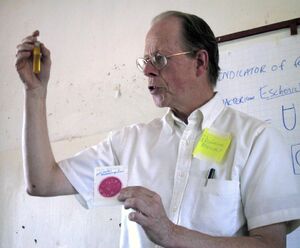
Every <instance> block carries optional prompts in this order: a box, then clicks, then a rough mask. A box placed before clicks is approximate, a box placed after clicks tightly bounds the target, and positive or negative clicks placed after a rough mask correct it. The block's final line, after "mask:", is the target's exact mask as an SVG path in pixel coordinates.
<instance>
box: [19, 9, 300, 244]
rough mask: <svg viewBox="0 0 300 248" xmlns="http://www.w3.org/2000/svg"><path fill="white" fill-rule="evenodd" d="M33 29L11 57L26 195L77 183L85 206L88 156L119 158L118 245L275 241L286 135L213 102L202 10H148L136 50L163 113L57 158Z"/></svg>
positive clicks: (294, 213)
mask: <svg viewBox="0 0 300 248" xmlns="http://www.w3.org/2000/svg"><path fill="white" fill-rule="evenodd" d="M37 36H38V32H34V33H33V35H31V36H29V37H27V38H25V39H24V41H23V42H22V43H21V44H20V45H19V46H18V53H17V61H16V68H17V71H18V73H19V75H20V78H21V80H22V81H23V83H24V85H25V122H24V133H23V140H24V168H25V175H26V182H27V191H28V193H29V194H30V195H38V196H56V195H66V194H77V193H78V194H79V195H80V197H81V200H82V201H83V202H84V204H85V205H86V206H87V207H92V206H93V187H94V186H93V182H94V181H93V180H94V170H95V167H96V166H108V165H116V166H117V165H120V164H122V165H126V166H127V168H128V187H125V188H123V189H122V190H121V192H120V194H119V196H118V199H119V201H122V202H124V210H123V213H122V227H121V242H120V246H121V247H143V248H147V247H157V245H159V246H162V247H203V248H204V247H210V248H213V247H230V248H233V247H245V248H246V247H255V248H258V247H285V243H286V233H287V232H290V231H292V230H293V229H295V228H296V227H297V226H298V225H299V224H300V223H299V220H298V219H299V218H300V192H299V185H297V183H299V182H297V181H296V179H295V177H294V175H293V173H292V171H291V170H290V168H289V166H288V163H289V152H288V151H287V146H286V145H285V144H284V142H283V139H282V137H281V136H280V135H279V134H278V133H277V132H276V131H275V130H273V129H272V128H270V127H268V126H267V125H266V124H265V123H264V122H262V121H259V120H256V119H254V118H251V117H249V116H247V115H246V114H244V113H241V112H238V111H235V110H233V109H230V108H226V107H225V106H223V104H222V101H221V100H220V97H219V93H216V92H214V87H215V85H216V81H217V78H218V72H219V66H218V59H219V58H218V56H219V55H218V47H217V42H216V39H215V37H214V34H213V32H212V31H211V29H210V27H209V26H208V25H207V24H206V23H205V22H204V21H203V20H202V19H201V18H199V17H197V16H195V15H190V14H186V13H182V12H175V11H168V12H164V13H162V14H160V15H158V16H157V17H156V18H154V20H153V22H152V25H151V28H150V30H149V32H148V34H147V37H146V45H145V54H144V57H143V58H139V59H137V66H138V68H139V69H140V70H141V71H142V72H143V73H144V74H145V75H146V76H147V77H148V79H149V80H148V89H149V92H150V94H151V95H152V97H153V100H154V103H155V104H156V105H157V106H158V107H168V108H169V109H168V111H167V113H166V115H165V116H164V117H163V118H161V119H155V120H153V121H152V122H150V123H148V124H135V125H132V126H129V127H125V128H123V129H122V130H120V131H117V132H113V133H112V134H111V135H109V137H108V138H107V139H106V140H104V141H103V142H101V143H99V144H98V145H95V146H93V147H90V148H88V149H86V150H84V151H82V152H81V153H79V154H77V155H76V156H74V157H72V158H69V159H66V160H64V161H60V162H58V163H57V162H56V161H55V159H54V156H53V154H52V151H51V146H50V142H49V138H48V131H47V124H46V107H45V105H46V104H45V100H46V92H47V83H48V80H49V72H50V66H51V61H50V52H49V50H48V49H47V48H46V47H45V46H44V45H43V44H42V45H41V51H42V69H41V72H40V74H37V75H36V74H33V73H32V61H31V58H32V50H33V47H34V42H35V41H36V40H37ZM209 140H213V141H214V142H211V143H209ZM225 143H226V145H225ZM198 148H199V149H198ZM205 149H206V152H205ZM95 161H97V163H95ZM208 172H211V175H210V176H209V178H208V177H207V173H208ZM212 172H213V173H212ZM290 188H294V189H298V190H295V191H294V192H291V191H290V190H289V189H290Z"/></svg>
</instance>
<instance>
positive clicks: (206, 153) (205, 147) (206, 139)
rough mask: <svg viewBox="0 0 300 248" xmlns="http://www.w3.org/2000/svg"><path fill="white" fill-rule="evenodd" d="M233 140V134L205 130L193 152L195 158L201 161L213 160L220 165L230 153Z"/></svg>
mask: <svg viewBox="0 0 300 248" xmlns="http://www.w3.org/2000/svg"><path fill="white" fill-rule="evenodd" d="M231 140H232V136H231V134H225V133H221V132H218V131H216V130H212V129H208V128H205V129H204V131H203V133H202V135H201V138H200V140H199V142H198V144H197V145H196V147H195V149H194V151H193V156H194V157H196V158H199V159H203V158H206V159H211V160H213V161H215V162H217V163H218V164H220V163H222V161H223V159H224V157H225V156H226V154H227V152H228V149H229V146H230V143H231Z"/></svg>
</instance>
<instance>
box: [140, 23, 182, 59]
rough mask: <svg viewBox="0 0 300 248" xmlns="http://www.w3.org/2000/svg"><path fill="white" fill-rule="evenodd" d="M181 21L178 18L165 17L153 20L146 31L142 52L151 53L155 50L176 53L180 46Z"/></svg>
mask: <svg viewBox="0 0 300 248" xmlns="http://www.w3.org/2000/svg"><path fill="white" fill-rule="evenodd" d="M180 31H181V23H180V21H179V20H178V19H175V20H174V18H166V19H163V20H160V21H158V22H155V23H154V24H153V25H152V27H151V28H150V30H149V32H148V33H147V36H146V39H145V50H144V53H145V54H146V55H147V54H153V53H155V52H157V51H161V52H164V53H176V52H180V51H181V50H182V48H181V38H180V37H181V34H180Z"/></svg>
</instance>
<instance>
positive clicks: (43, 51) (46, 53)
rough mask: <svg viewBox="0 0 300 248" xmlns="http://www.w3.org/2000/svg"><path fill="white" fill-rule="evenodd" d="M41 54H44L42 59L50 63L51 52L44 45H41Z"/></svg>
mask: <svg viewBox="0 0 300 248" xmlns="http://www.w3.org/2000/svg"><path fill="white" fill-rule="evenodd" d="M41 53H42V59H43V60H44V61H49V60H48V59H50V55H51V54H50V50H49V49H48V48H47V47H46V46H45V45H44V43H41Z"/></svg>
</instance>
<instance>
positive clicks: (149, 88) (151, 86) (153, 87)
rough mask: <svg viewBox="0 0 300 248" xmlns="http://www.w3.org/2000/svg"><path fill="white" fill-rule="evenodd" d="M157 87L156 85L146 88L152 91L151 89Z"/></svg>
mask: <svg viewBox="0 0 300 248" xmlns="http://www.w3.org/2000/svg"><path fill="white" fill-rule="evenodd" d="M156 88H157V87H156V86H148V89H149V90H150V91H153V90H155V89H156Z"/></svg>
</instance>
